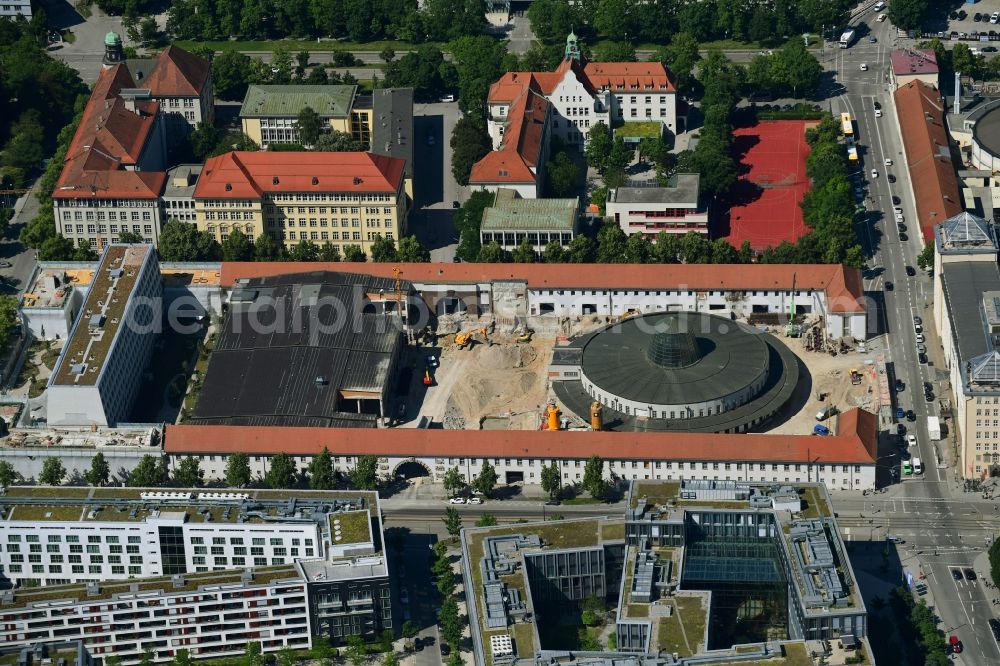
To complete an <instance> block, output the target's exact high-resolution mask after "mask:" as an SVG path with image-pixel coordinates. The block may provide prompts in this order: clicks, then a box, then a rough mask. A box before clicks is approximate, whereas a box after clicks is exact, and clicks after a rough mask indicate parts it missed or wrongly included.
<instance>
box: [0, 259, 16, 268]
mask: <svg viewBox="0 0 1000 666" xmlns="http://www.w3.org/2000/svg"><path fill="white" fill-rule="evenodd" d="M13 265H14V264H12V263H10V262H9V261H0V268H11V267H12V266H13Z"/></svg>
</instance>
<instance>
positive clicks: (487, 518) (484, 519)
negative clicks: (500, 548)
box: [476, 513, 497, 527]
mask: <svg viewBox="0 0 1000 666" xmlns="http://www.w3.org/2000/svg"><path fill="white" fill-rule="evenodd" d="M496 524H497V517H496V516H494V515H493V514H492V513H484V514H483V515H481V516H479V519H478V520H477V521H476V527H493V526H494V525H496Z"/></svg>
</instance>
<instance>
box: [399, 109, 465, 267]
mask: <svg viewBox="0 0 1000 666" xmlns="http://www.w3.org/2000/svg"><path fill="white" fill-rule="evenodd" d="M413 115H414V118H413V135H414V146H413V152H414V162H415V163H416V164H418V165H419V168H418V169H417V170H416V172H415V173H414V183H413V188H414V192H413V195H414V206H413V211H412V212H411V213H410V222H409V231H410V233H412V234H414V235H415V236H416V237H417V239H418V240H420V242H421V243H423V245H424V247H426V248H428V249H429V250H430V251H431V261H439V262H450V261H451V260H452V257H454V256H455V247H456V245H457V243H458V235H457V233H456V231H455V226H454V224H453V221H452V218H453V217H454V208H453V202H455V201H457V202H459V203H461V202H463V201H465V200H466V199H467V198H468V192H469V189H468V188H467V187H463V186H461V185H459V184H458V182H457V181H456V180H455V177H454V176H453V175H452V173H451V153H452V151H451V134H452V131H453V130H454V127H455V123H457V122H458V119H459V118H460V117H461V111H459V109H458V104H457V103H455V102H435V103H430V104H426V103H418V104H414V105H413Z"/></svg>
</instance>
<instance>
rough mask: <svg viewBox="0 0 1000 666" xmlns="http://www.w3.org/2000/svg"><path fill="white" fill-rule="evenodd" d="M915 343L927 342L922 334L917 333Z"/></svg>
mask: <svg viewBox="0 0 1000 666" xmlns="http://www.w3.org/2000/svg"><path fill="white" fill-rule="evenodd" d="M917 342H920V343H924V342H927V340H926V339H925V338H924V334H923V333H917Z"/></svg>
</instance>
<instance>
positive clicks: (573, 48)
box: [563, 30, 580, 62]
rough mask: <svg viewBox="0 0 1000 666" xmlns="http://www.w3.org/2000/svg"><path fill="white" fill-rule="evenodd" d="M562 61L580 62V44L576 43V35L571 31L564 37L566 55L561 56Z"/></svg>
mask: <svg viewBox="0 0 1000 666" xmlns="http://www.w3.org/2000/svg"><path fill="white" fill-rule="evenodd" d="M563 60H576V61H577V62H580V44H579V43H578V40H577V37H576V33H575V32H573V31H572V30H571V31H570V33H569V34H568V35H566V55H564V56H563Z"/></svg>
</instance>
